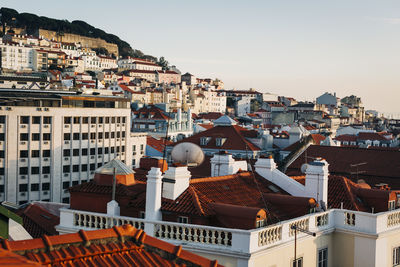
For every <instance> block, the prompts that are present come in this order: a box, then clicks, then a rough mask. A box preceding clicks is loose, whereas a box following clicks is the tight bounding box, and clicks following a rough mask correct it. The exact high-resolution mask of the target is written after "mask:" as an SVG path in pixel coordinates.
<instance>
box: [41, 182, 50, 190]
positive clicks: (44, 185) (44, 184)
mask: <svg viewBox="0 0 400 267" xmlns="http://www.w3.org/2000/svg"><path fill="white" fill-rule="evenodd" d="M42 190H50V183H43V184H42Z"/></svg>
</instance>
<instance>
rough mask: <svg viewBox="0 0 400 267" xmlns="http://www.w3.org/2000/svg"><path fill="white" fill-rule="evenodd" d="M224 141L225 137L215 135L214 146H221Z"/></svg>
mask: <svg viewBox="0 0 400 267" xmlns="http://www.w3.org/2000/svg"><path fill="white" fill-rule="evenodd" d="M225 141H226V138H221V137H217V138H216V139H215V144H216V146H222V145H223V144H224V143H225Z"/></svg>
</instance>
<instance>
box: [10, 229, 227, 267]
mask: <svg viewBox="0 0 400 267" xmlns="http://www.w3.org/2000/svg"><path fill="white" fill-rule="evenodd" d="M2 246H3V249H5V250H8V251H9V252H13V253H15V254H20V255H23V256H24V257H25V258H27V259H28V260H30V261H33V262H37V263H40V264H43V265H51V266H55V265H56V266H193V265H199V266H210V267H211V266H220V265H218V263H217V261H216V260H215V261H212V260H209V259H206V258H204V257H201V256H198V255H196V254H194V253H191V252H189V251H186V250H183V249H182V247H181V246H175V245H172V244H169V243H167V242H164V241H161V240H159V239H157V238H154V237H151V236H148V235H146V233H145V232H144V231H142V230H138V229H135V228H134V227H133V226H131V225H124V226H119V227H116V226H115V227H113V228H110V229H104V230H96V231H83V230H81V231H79V232H78V233H74V234H65V235H59V236H46V235H45V236H43V237H42V238H37V239H30V240H22V241H11V242H9V241H7V240H4V241H3V243H2Z"/></svg>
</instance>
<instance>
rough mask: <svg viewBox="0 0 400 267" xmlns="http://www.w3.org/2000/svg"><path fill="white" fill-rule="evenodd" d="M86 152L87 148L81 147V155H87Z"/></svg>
mask: <svg viewBox="0 0 400 267" xmlns="http://www.w3.org/2000/svg"><path fill="white" fill-rule="evenodd" d="M87 154H88V149H87V148H82V156H87Z"/></svg>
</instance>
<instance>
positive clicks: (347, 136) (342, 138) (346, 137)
mask: <svg viewBox="0 0 400 267" xmlns="http://www.w3.org/2000/svg"><path fill="white" fill-rule="evenodd" d="M334 140H337V141H340V142H344V141H347V142H357V136H356V135H350V134H343V135H339V136H336V137H335V138H334Z"/></svg>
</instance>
